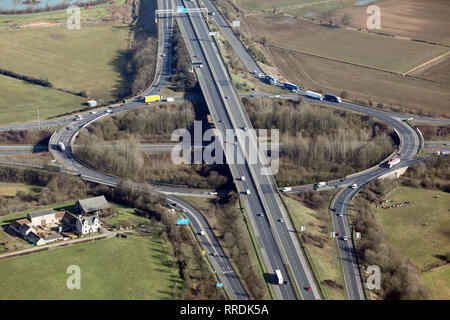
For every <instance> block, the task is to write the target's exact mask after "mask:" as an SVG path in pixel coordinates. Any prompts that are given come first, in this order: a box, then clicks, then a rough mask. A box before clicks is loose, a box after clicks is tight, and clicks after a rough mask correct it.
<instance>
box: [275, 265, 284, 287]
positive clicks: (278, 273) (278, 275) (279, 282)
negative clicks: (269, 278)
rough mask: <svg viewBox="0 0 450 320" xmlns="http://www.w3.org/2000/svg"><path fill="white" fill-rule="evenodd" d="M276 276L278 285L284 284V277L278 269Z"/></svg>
mask: <svg viewBox="0 0 450 320" xmlns="http://www.w3.org/2000/svg"><path fill="white" fill-rule="evenodd" d="M275 275H276V276H277V282H278V284H283V275H282V274H281V271H280V270H278V269H276V270H275Z"/></svg>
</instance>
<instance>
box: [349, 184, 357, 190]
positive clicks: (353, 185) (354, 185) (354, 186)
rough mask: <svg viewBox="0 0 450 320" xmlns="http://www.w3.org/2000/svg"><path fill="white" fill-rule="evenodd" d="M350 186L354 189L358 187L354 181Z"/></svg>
mask: <svg viewBox="0 0 450 320" xmlns="http://www.w3.org/2000/svg"><path fill="white" fill-rule="evenodd" d="M350 188H352V189H356V188H358V185H357V184H356V183H354V184H352V185H351V186H350Z"/></svg>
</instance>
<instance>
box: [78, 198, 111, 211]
mask: <svg viewBox="0 0 450 320" xmlns="http://www.w3.org/2000/svg"><path fill="white" fill-rule="evenodd" d="M77 204H78V206H79V207H80V208H81V210H82V211H83V213H89V212H94V211H98V210H105V209H109V203H108V201H106V199H105V196H99V197H94V198H88V199H83V200H78V201H77Z"/></svg>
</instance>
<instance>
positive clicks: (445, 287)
mask: <svg viewBox="0 0 450 320" xmlns="http://www.w3.org/2000/svg"><path fill="white" fill-rule="evenodd" d="M422 280H423V282H424V283H425V285H426V286H427V287H428V288H429V289H430V291H431V297H432V298H433V300H450V265H448V264H447V265H446V266H443V267H439V268H437V269H435V270H431V271H427V272H425V273H423V274H422Z"/></svg>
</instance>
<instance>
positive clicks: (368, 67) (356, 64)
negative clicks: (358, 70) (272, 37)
mask: <svg viewBox="0 0 450 320" xmlns="http://www.w3.org/2000/svg"><path fill="white" fill-rule="evenodd" d="M267 46H269V47H273V48H277V49H282V50H286V51H291V52H295V53H301V54H306V55H308V56H312V57H317V58H322V59H327V60H331V61H335V62H341V63H345V64H348V65H351V66H357V67H362V68H366V69H371V70H376V71H382V72H387V73H391V74H395V75H403V74H401V73H398V72H394V71H390V70H387V69H381V68H375V67H371V66H367V65H364V64H359V63H354V62H349V61H345V60H339V59H335V58H330V57H326V56H320V55H318V54H313V53H308V52H304V51H300V50H294V49H290V48H286V47H282V46H278V45H274V44H271V43H267Z"/></svg>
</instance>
